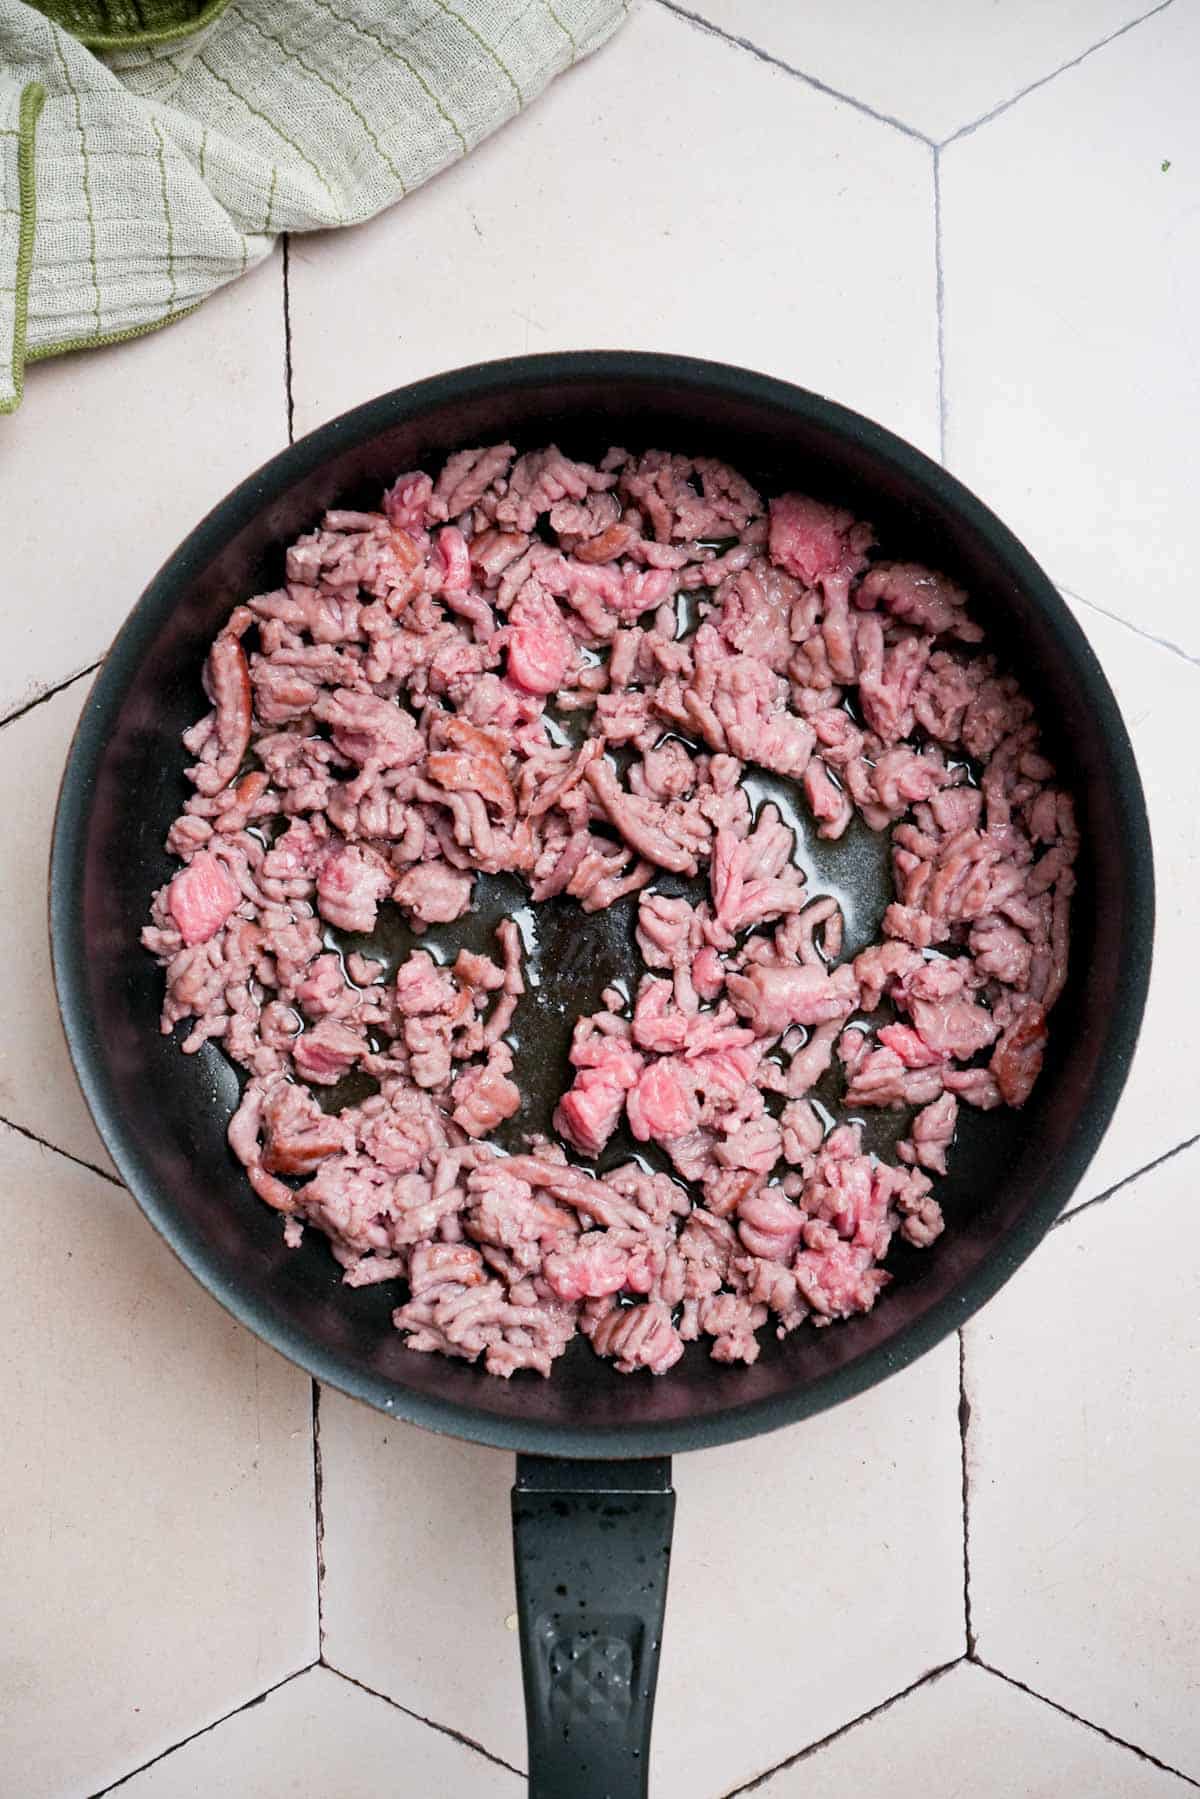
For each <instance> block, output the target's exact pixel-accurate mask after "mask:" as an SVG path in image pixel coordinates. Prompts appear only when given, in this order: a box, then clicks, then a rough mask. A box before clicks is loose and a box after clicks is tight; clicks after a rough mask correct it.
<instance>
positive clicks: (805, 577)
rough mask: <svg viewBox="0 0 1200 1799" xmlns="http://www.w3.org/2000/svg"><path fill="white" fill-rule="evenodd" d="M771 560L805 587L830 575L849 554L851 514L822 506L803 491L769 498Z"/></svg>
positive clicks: (835, 507)
mask: <svg viewBox="0 0 1200 1799" xmlns="http://www.w3.org/2000/svg"><path fill="white" fill-rule="evenodd" d="M770 521H771V522H770V535H769V537H768V539H767V542H768V547H769V549H770V554H771V561H772V562H774V563H777V564H778V566H779V567H780V568H783V569H785V570H786V571H787V573H788V574H789V575H795V576H796V577H797V579H798V580H801V581H803V582H804V584H805V585H806V586H807V587H814V586H815V585H816V584H817V582H818V581H820V580H821V579H822V578H823V577H824V576H826V575H832V574H833V573H835V571H836V570H838V569H839V568H841V567H842V565H843V564H844V563H845V562H846V561H847V559H848V558H849V557H850V556H851V555H852V553H853V552H852V551H851V548H850V543H849V533H850V531H851V529H852V527H853V526H854V514H853V513H852V512H846V511H844V510H843V509H842V508H841V507H838V506H825V505H823V504H822V503H821V501H820V500H810V499H808V498H807V497H806V496H805V495H804V494H798V493H787V494H781V495H780V496H779V498H778V499H774V500H772V501H771V506H770Z"/></svg>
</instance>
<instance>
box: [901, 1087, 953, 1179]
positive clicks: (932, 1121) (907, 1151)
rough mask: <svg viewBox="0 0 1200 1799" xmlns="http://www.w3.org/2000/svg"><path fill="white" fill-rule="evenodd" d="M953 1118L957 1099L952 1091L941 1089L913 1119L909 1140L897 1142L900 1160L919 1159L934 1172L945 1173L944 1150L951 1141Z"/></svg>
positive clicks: (924, 1166) (947, 1148) (913, 1160)
mask: <svg viewBox="0 0 1200 1799" xmlns="http://www.w3.org/2000/svg"><path fill="white" fill-rule="evenodd" d="M957 1122H958V1101H957V1099H956V1098H955V1097H954V1095H953V1093H943V1094H942V1096H941V1098H940V1099H935V1100H934V1102H933V1104H932V1105H929V1106H925V1107H923V1108H922V1110H921V1111H920V1112H918V1113H917V1115H916V1117H915V1118H914V1119H913V1121H912V1129H911V1130H910V1132H909V1139H910V1140H909V1141H908V1142H905V1143H900V1144H898V1145H897V1154H898V1155H899V1157H900V1159H901V1161H902V1162H919V1163H920V1164H921V1166H922V1168H929V1169H931V1170H932V1171H933V1173H934V1174H945V1172H946V1153H947V1151H948V1150H949V1148H950V1145H951V1143H953V1141H954V1127H955V1125H956V1124H957Z"/></svg>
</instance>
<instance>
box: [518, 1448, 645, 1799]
mask: <svg viewBox="0 0 1200 1799" xmlns="http://www.w3.org/2000/svg"><path fill="white" fill-rule="evenodd" d="M512 1512H513V1549H514V1554H515V1559H516V1574H517V1615H518V1618H519V1621H520V1633H521V1666H522V1669H523V1670H524V1675H525V1717H526V1725H527V1729H528V1737H529V1794H530V1799H567V1795H570V1799H645V1795H646V1792H647V1780H648V1776H649V1760H650V1723H651V1719H652V1716H653V1712H654V1689H655V1686H656V1684H657V1681H658V1655H659V1648H660V1645H661V1642H662V1625H663V1609H664V1607H665V1604H666V1598H667V1571H668V1567H669V1565H670V1559H671V1531H672V1527H673V1525H674V1522H675V1494H674V1491H673V1489H672V1487H671V1463H670V1459H669V1458H668V1457H666V1456H658V1457H655V1458H653V1459H650V1460H646V1461H629V1462H582V1461H565V1460H564V1461H559V1460H552V1459H550V1458H548V1457H543V1456H533V1455H519V1456H518V1457H517V1479H516V1485H515V1486H514V1487H513V1494H512Z"/></svg>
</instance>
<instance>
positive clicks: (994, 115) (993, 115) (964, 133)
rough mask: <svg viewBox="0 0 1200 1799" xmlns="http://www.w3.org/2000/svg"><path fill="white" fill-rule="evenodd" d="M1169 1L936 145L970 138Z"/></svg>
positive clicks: (1166, 3) (1163, 8) (1164, 7)
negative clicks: (983, 126) (1020, 101)
mask: <svg viewBox="0 0 1200 1799" xmlns="http://www.w3.org/2000/svg"><path fill="white" fill-rule="evenodd" d="M1172 4H1173V0H1159V3H1158V5H1157V6H1152V7H1151V8H1150V10H1149V12H1144V13H1139V14H1138V17H1137V18H1136V19H1130V21H1129V23H1128V24H1127V25H1121V26H1118V28H1117V30H1116V31H1110V32H1109V34H1108V36H1107V37H1102V38H1100V40H1099V41H1098V42H1097V43H1095V44H1089V46H1088V48H1087V49H1086V50H1081V51H1080V53H1079V55H1078V56H1073V57H1072V58H1071V60H1070V62H1064V63H1060V64H1059V66H1058V68H1057V69H1051V71H1050V73H1049V74H1048V75H1039V76H1038V79H1037V80H1036V81H1031V82H1030V83H1029V86H1028V87H1023V88H1022V89H1021V91H1020V93H1018V94H1014V95H1013V96H1012V98H1011V99H1009V100H1001V102H1000V104H999V106H993V107H992V109H991V111H990V112H985V113H983V114H981V115H980V117H979V118H977V119H972V121H971V123H970V124H969V125H960V126H959V128H958V130H957V131H952V132H951V133H950V136H949V137H946V138H943V139H942V142H941V146H940V147H941V148H942V149H943V150H944V149H945V148H946V146H947V144H956V143H957V142H958V140H959V138H960V137H970V136H971V135H972V133H973V132H976V131H978V130H979V128H980V126H982V125H987V124H990V123H991V121H992V120H993V119H998V118H999V117H1000V114H1001V113H1004V112H1007V111H1008V109H1009V107H1010V106H1015V105H1016V104H1017V102H1018V100H1023V99H1024V98H1025V96H1026V94H1034V93H1036V92H1037V90H1038V88H1040V87H1045V86H1046V84H1047V82H1050V81H1057V80H1058V77H1059V76H1060V75H1064V74H1065V73H1066V71H1067V70H1068V69H1077V68H1078V67H1079V65H1080V63H1081V62H1086V61H1087V59H1088V57H1089V56H1094V55H1095V54H1096V51H1097V50H1103V49H1104V47H1105V45H1106V44H1113V43H1115V42H1116V40H1117V39H1118V38H1119V37H1124V36H1125V33H1126V32H1127V31H1133V30H1135V29H1136V27H1137V26H1139V25H1144V24H1145V23H1146V20H1147V19H1152V18H1154V16H1155V14H1156V13H1160V12H1166V10H1167V8H1168V6H1170V5H1172Z"/></svg>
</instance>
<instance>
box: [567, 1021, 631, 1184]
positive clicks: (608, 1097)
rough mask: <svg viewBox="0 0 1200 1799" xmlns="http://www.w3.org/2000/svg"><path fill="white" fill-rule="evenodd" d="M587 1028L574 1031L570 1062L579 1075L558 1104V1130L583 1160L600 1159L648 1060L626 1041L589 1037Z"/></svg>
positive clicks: (617, 1038)
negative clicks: (586, 1033)
mask: <svg viewBox="0 0 1200 1799" xmlns="http://www.w3.org/2000/svg"><path fill="white" fill-rule="evenodd" d="M587 1023H588V1021H587V1020H581V1021H580V1025H579V1026H577V1027H576V1041H575V1044H574V1047H573V1048H572V1051H571V1060H572V1062H574V1064H575V1066H576V1068H577V1069H578V1070H579V1073H578V1074H577V1075H576V1076H575V1079H574V1081H573V1082H572V1083H571V1085H570V1087H568V1089H567V1091H566V1092H565V1093H564V1094H563V1096H562V1098H561V1099H560V1100H559V1102H558V1106H557V1108H556V1110H555V1114H554V1128H555V1130H556V1131H558V1132H560V1134H561V1135H562V1136H564V1137H566V1138H567V1139H568V1141H569V1142H571V1143H573V1144H574V1146H575V1148H576V1149H577V1150H579V1151H580V1153H581V1154H582V1155H585V1156H598V1155H599V1154H600V1152H601V1150H602V1149H603V1148H604V1146H605V1144H606V1143H607V1142H608V1139H609V1138H610V1137H611V1136H612V1134H613V1132H614V1131H615V1130H616V1128H617V1125H618V1124H619V1123H620V1120H621V1112H622V1110H623V1109H624V1105H625V1095H626V1094H627V1093H628V1092H629V1090H630V1088H632V1087H634V1086H635V1085H636V1084H637V1081H638V1078H639V1076H640V1074H641V1072H642V1068H643V1066H644V1058H643V1057H642V1056H640V1055H638V1053H637V1051H636V1050H634V1049H632V1048H631V1047H630V1045H629V1044H628V1043H627V1042H626V1041H625V1039H624V1038H622V1037H606V1036H594V1035H585V1034H584V1027H586V1025H587Z"/></svg>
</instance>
